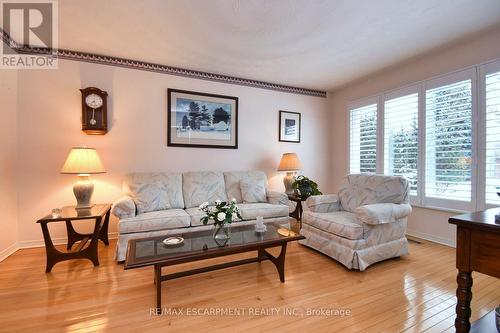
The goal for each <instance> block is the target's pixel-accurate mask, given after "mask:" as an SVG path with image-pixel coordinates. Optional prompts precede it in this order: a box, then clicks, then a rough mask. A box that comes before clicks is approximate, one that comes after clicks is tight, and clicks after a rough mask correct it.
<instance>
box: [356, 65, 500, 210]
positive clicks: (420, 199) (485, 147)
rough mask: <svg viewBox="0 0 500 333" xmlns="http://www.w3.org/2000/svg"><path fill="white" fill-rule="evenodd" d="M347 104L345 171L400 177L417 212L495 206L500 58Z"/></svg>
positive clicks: (499, 167) (499, 166)
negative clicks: (419, 210) (348, 138)
mask: <svg viewBox="0 0 500 333" xmlns="http://www.w3.org/2000/svg"><path fill="white" fill-rule="evenodd" d="M352 105H354V106H355V107H350V108H349V109H348V110H349V119H350V125H349V126H350V145H349V151H350V160H349V164H350V172H352V173H356V172H373V173H376V172H379V173H382V172H383V173H384V174H387V175H395V176H403V177H405V178H406V179H408V180H409V183H410V195H411V197H410V202H411V203H412V204H414V205H417V206H423V207H430V208H437V209H445V210H451V211H473V210H483V209H485V208H491V207H494V206H500V197H499V195H498V194H497V193H500V59H498V60H497V61H490V62H488V63H484V64H482V65H477V66H471V67H469V68H467V69H464V70H461V71H456V72H454V73H451V74H447V75H441V76H439V77H435V78H432V79H429V80H424V81H421V82H418V83H415V84H413V85H411V86H407V87H404V88H400V89H397V90H393V91H390V92H385V93H382V94H379V95H377V96H374V97H371V99H370V100H368V101H367V100H366V99H365V100H364V101H363V102H361V103H357V102H354V104H352Z"/></svg>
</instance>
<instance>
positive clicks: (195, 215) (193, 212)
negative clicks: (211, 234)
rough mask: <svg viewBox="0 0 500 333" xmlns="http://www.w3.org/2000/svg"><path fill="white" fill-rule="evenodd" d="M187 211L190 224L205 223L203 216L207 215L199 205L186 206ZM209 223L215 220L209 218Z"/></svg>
mask: <svg viewBox="0 0 500 333" xmlns="http://www.w3.org/2000/svg"><path fill="white" fill-rule="evenodd" d="M186 213H187V214H188V215H189V220H190V224H191V226H192V227H195V226H199V225H203V222H201V218H202V217H203V216H205V213H204V212H202V211H201V210H200V209H199V208H198V207H192V208H186ZM208 224H214V220H208Z"/></svg>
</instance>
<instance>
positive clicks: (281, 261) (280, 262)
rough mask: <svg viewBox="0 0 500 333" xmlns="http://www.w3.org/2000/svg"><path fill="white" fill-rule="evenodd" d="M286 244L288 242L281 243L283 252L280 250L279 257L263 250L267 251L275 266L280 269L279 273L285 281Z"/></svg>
mask: <svg viewBox="0 0 500 333" xmlns="http://www.w3.org/2000/svg"><path fill="white" fill-rule="evenodd" d="M286 244H287V243H283V245H281V252H280V255H279V256H277V257H274V256H273V255H271V254H270V253H269V252H267V251H266V250H263V251H264V253H265V256H266V257H267V258H268V259H269V260H270V261H271V262H272V263H273V264H274V266H276V269H277V270H278V274H279V275H280V281H281V282H285V255H286Z"/></svg>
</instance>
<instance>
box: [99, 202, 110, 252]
mask: <svg viewBox="0 0 500 333" xmlns="http://www.w3.org/2000/svg"><path fill="white" fill-rule="evenodd" d="M110 213H111V211H110V210H109V211H108V212H107V213H106V216H105V217H104V223H103V225H102V227H101V231H99V239H100V240H102V242H103V243H104V244H105V245H106V246H108V245H109V239H108V225H109V214H110Z"/></svg>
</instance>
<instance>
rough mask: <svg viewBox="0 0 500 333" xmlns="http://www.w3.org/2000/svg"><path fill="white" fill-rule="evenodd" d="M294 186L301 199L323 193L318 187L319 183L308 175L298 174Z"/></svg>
mask: <svg viewBox="0 0 500 333" xmlns="http://www.w3.org/2000/svg"><path fill="white" fill-rule="evenodd" d="M292 188H293V189H294V192H295V194H296V195H297V196H298V197H300V198H301V199H307V198H308V197H310V196H311V195H320V194H323V193H321V191H320V190H319V189H318V184H316V182H314V181H312V180H311V179H309V178H307V177H306V176H298V177H297V179H296V180H295V181H294V182H293V184H292Z"/></svg>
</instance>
